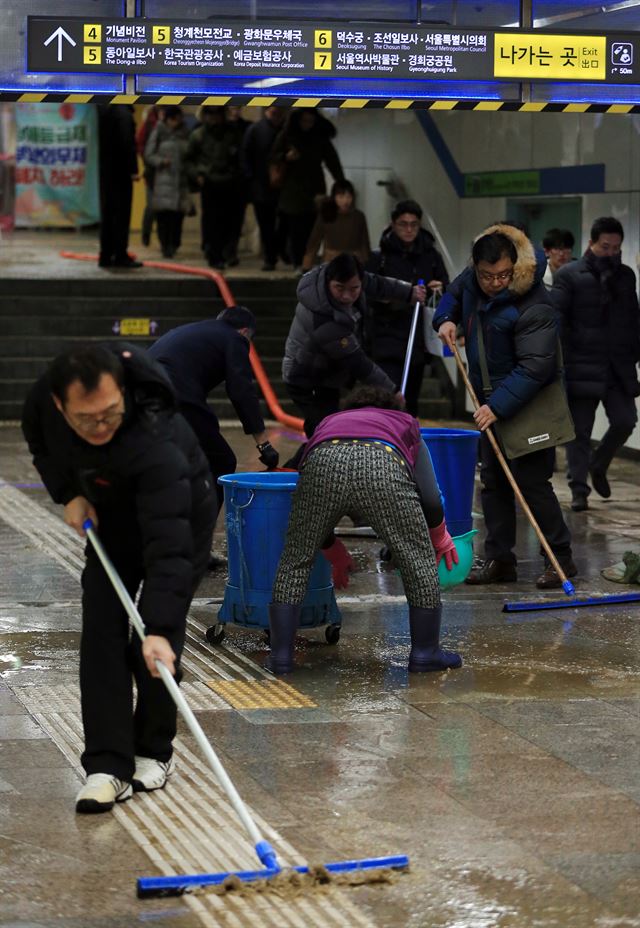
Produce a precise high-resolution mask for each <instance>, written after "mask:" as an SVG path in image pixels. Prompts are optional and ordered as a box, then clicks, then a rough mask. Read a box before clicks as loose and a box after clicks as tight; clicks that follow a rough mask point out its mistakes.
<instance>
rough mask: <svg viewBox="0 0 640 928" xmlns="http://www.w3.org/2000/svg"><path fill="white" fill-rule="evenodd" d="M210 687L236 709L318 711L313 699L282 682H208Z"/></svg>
mask: <svg viewBox="0 0 640 928" xmlns="http://www.w3.org/2000/svg"><path fill="white" fill-rule="evenodd" d="M207 686H208V687H210V689H212V690H213V691H214V692H215V693H217V694H218V696H221V697H222V699H224V700H225V702H228V703H229V705H230V706H232V707H233V708H234V709H317V707H318V704H317V702H314V701H313V699H309V698H308V697H307V696H303V694H302V693H299V692H298V690H296V689H295V688H294V687H293V686H290V685H289V684H288V683H284V682H283V681H282V680H207Z"/></svg>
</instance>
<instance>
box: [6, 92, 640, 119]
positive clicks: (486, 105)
mask: <svg viewBox="0 0 640 928" xmlns="http://www.w3.org/2000/svg"><path fill="white" fill-rule="evenodd" d="M0 101H13V102H14V103H58V102H60V103H128V104H132V103H145V104H149V103H156V104H160V105H166V104H169V103H171V104H174V105H178V104H181V103H182V104H185V105H188V104H189V105H191V106H202V105H204V106H226V105H231V106H283V107H312V108H315V107H320V106H324V107H333V108H339V109H351V110H354V109H355V110H363V109H387V110H410V109H421V110H435V111H437V110H443V111H448V112H450V111H452V110H458V111H461V110H462V111H465V112H480V113H482V112H484V113H486V112H504V113H601V114H605V115H606V114H609V115H624V116H627V115H630V114H638V113H640V104H632V103H531V102H528V103H526V102H523V101H520V100H429V99H422V98H421V99H418V100H413V99H405V98H401V99H393V98H389V97H387V98H384V97H374V98H368V97H343V98H335V97H277V96H275V97H267V96H264V97H261V96H258V97H257V96H256V95H255V94H229V95H227V96H224V95H220V96H210V95H206V94H202V93H199V94H166V93H140V94H115V95H109V94H104V93H93V94H91V93H83V94H79V93H37V92H33V91H31V92H20V91H7V90H4V91H0Z"/></svg>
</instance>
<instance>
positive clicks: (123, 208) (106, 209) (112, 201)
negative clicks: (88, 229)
mask: <svg viewBox="0 0 640 928" xmlns="http://www.w3.org/2000/svg"><path fill="white" fill-rule="evenodd" d="M132 197H133V182H132V180H131V177H129V176H128V175H122V176H117V175H115V176H114V175H111V174H105V173H104V172H101V174H100V260H101V261H112V260H116V261H121V260H123V259H124V258H126V257H127V247H128V245H129V223H130V221H131V200H132Z"/></svg>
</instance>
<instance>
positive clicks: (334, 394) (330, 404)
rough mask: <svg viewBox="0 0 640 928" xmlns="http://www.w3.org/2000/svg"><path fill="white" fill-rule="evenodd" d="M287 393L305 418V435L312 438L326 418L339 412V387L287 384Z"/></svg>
mask: <svg viewBox="0 0 640 928" xmlns="http://www.w3.org/2000/svg"><path fill="white" fill-rule="evenodd" d="M285 386H286V388H287V392H288V394H289V396H290V397H291V399H292V400H293V402H294V403H295V404H296V406H297V407H298V409H299V410H300V412H301V413H302V415H303V416H304V433H305V435H306V436H307V438H311V436H312V435H313V433H314V432H315V430H316V428H317V427H318V425H319V424H320V423H321V422H322V420H323V419H324V418H325V416H330V415H331V413H334V412H338V407H339V404H340V389H339V388H338V387H298V386H295V384H291V383H287V384H285Z"/></svg>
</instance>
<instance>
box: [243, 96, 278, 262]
mask: <svg viewBox="0 0 640 928" xmlns="http://www.w3.org/2000/svg"><path fill="white" fill-rule="evenodd" d="M283 123H284V113H283V110H282V109H280V108H279V107H277V106H268V107H267V108H266V109H265V111H264V115H263V117H262V119H258V121H257V122H254V123H251V125H250V126H249V128H248V129H247V131H246V132H245V134H244V139H243V141H242V150H241V153H240V158H241V163H242V170H243V173H244V176H245V178H246V180H247V181H248V182H249V197H250V199H251V202H252V203H253V211H254V213H255V215H256V222H257V223H258V228H259V229H260V241H261V243H262V257H263V258H264V265H263V267H262V270H263V271H273V270H275V267H276V262H277V260H278V251H279V246H280V243H279V241H278V236H277V226H276V220H277V212H278V196H279V190H278V188H277V187H274V185H273V184H272V182H271V176H270V171H269V165H270V159H271V149H272V148H273V143H274V142H275V140H276V136H277V135H278V133H279V132H280V129H281V128H282V125H283Z"/></svg>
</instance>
